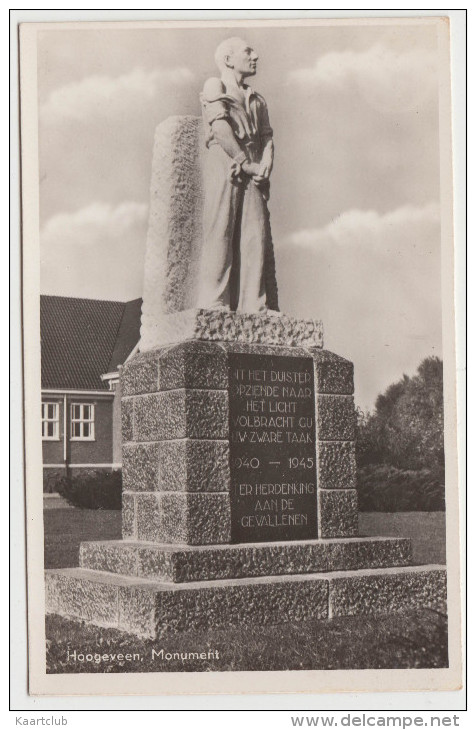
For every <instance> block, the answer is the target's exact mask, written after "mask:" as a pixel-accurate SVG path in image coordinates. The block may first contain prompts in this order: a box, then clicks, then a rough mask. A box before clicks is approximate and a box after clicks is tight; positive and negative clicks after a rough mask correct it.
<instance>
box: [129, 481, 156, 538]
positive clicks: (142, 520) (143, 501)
mask: <svg viewBox="0 0 476 730" xmlns="http://www.w3.org/2000/svg"><path fill="white" fill-rule="evenodd" d="M135 499H136V523H137V538H138V539H139V540H147V541H150V542H159V541H160V539H161V535H160V519H161V513H160V508H159V499H158V494H156V493H152V494H151V493H150V492H147V493H141V492H138V493H137V496H136V498H135Z"/></svg>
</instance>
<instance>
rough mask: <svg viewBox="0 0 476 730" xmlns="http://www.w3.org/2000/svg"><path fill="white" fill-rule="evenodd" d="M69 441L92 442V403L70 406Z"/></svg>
mask: <svg viewBox="0 0 476 730" xmlns="http://www.w3.org/2000/svg"><path fill="white" fill-rule="evenodd" d="M71 440H72V441H94V406H93V404H92V403H72V404H71Z"/></svg>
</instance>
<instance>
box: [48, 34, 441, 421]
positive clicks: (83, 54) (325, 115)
mask: <svg viewBox="0 0 476 730" xmlns="http://www.w3.org/2000/svg"><path fill="white" fill-rule="evenodd" d="M229 35H240V36H242V37H244V38H246V39H247V40H248V42H249V43H251V44H252V45H253V46H254V47H255V49H256V50H257V52H258V54H259V56H260V61H259V70H258V74H257V76H256V77H255V78H254V79H253V80H252V81H251V83H252V85H253V86H254V87H255V88H256V89H257V90H258V91H260V93H262V94H263V95H264V96H265V98H266V100H267V102H268V107H269V111H270V118H271V123H272V126H273V128H274V132H275V144H276V158H275V168H274V171H273V178H272V198H271V201H270V210H271V223H272V229H273V239H274V242H275V247H276V257H277V275H278V284H279V289H280V306H281V309H282V310H283V311H285V312H287V313H289V314H293V315H296V316H299V317H311V318H312V317H315V318H321V319H323V321H324V334H325V345H326V347H327V348H328V349H331V350H333V351H334V352H337V353H339V354H341V355H343V356H345V357H348V358H349V359H351V360H353V361H354V363H355V372H356V401H357V403H358V404H359V405H360V406H362V407H364V408H371V407H372V405H373V403H374V401H375V398H376V396H377V395H378V393H379V392H382V390H384V389H385V388H386V387H387V386H388V385H389V384H390V383H391V382H393V381H395V380H396V379H398V378H400V377H401V376H402V374H403V373H404V372H406V373H408V374H412V373H413V372H414V371H415V369H416V367H417V365H418V363H419V362H420V361H421V359H422V358H423V357H426V356H428V355H432V354H437V355H441V305H440V222H439V196H440V192H439V141H438V83H437V82H438V79H437V72H436V61H437V56H436V54H437V39H436V31H435V27H434V26H429V25H391V26H390V25H384V26H379V25H372V26H360V27H357V26H353V27H349V26H344V25H339V26H329V27H326V26H320V27H313V28H304V27H301V28H292V29H290V28H262V27H261V28H249V29H246V30H245V29H241V28H239V29H238V28H228V29H223V28H201V29H199V30H198V29H196V28H184V29H157V28H154V29H152V28H144V29H133V30H132V29H123V28H122V29H121V28H120V26H119V27H118V29H117V30H116V29H114V30H100V31H98V30H88V29H85V30H75V31H72V30H63V29H61V27H60V26H59V29H58V30H55V31H44V32H42V33H41V34H40V41H39V54H38V69H39V79H38V80H39V84H38V89H39V123H40V137H39V139H40V215H41V223H40V232H41V264H42V269H41V290H42V292H43V293H45V294H61V295H64V296H79V297H95V298H101V299H114V300H120V301H125V300H128V299H133V298H136V297H139V296H141V294H142V291H141V290H142V276H143V259H144V249H145V238H146V227H147V215H148V197H149V194H148V188H149V180H150V166H151V150H152V141H153V134H154V129H155V127H156V125H157V124H158V123H159V122H160V121H162V120H163V119H165V118H166V117H168V116H169V115H171V114H199V113H200V112H199V103H198V94H199V91H200V89H201V87H202V86H203V82H204V81H205V79H206V78H208V77H209V76H211V75H215V74H216V71H215V68H214V64H213V53H214V50H215V47H216V46H217V45H218V43H219V42H220V41H221V40H223V39H224V38H226V37H228V36H229Z"/></svg>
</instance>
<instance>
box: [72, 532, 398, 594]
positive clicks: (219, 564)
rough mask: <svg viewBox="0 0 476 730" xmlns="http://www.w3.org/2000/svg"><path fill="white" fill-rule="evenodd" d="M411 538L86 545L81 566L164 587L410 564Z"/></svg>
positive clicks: (110, 542)
mask: <svg viewBox="0 0 476 730" xmlns="http://www.w3.org/2000/svg"><path fill="white" fill-rule="evenodd" d="M411 562H412V550H411V540H410V539H409V538H386V537H358V538H334V539H328V540H303V541H299V542H292V543H289V542H283V543H276V542H272V543H256V544H255V543H252V544H247V545H210V546H189V545H170V544H167V545H166V544H157V543H146V542H129V541H120V540H118V541H111V540H108V541H104V542H85V543H82V545H81V548H80V567H81V568H86V569H90V570H100V571H104V572H109V573H117V574H121V575H129V576H138V577H142V578H151V579H155V580H159V581H165V582H166V583H168V582H170V583H187V582H192V581H208V580H224V579H227V578H251V577H258V576H273V575H288V574H298V573H321V572H329V571H335V570H358V569H361V568H387V567H396V566H404V565H410V564H411Z"/></svg>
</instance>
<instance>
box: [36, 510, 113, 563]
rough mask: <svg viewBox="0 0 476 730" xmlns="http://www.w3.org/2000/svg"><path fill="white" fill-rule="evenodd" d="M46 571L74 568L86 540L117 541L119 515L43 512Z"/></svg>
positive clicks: (67, 511)
mask: <svg viewBox="0 0 476 730" xmlns="http://www.w3.org/2000/svg"><path fill="white" fill-rule="evenodd" d="M43 520H44V526H45V568H76V567H77V566H78V565H79V545H80V543H81V542H87V541H88V540H120V539H121V511H120V510H94V509H77V508H76V507H73V508H71V507H66V508H56V507H55V508H53V509H45V510H44V511H43Z"/></svg>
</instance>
